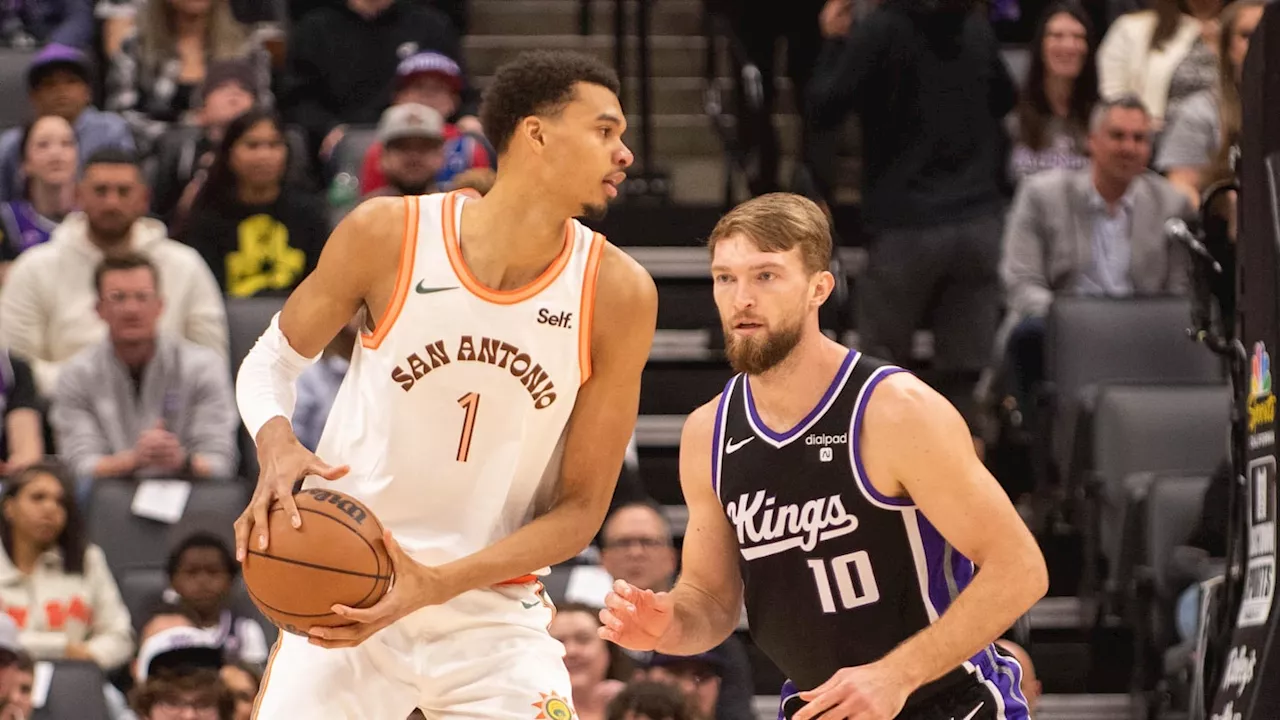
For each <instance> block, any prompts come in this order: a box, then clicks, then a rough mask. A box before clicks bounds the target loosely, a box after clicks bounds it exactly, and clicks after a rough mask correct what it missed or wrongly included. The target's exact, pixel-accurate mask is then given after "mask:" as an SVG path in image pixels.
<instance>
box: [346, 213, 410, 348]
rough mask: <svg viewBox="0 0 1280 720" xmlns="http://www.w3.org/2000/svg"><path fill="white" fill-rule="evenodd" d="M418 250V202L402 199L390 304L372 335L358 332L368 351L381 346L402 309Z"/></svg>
mask: <svg viewBox="0 0 1280 720" xmlns="http://www.w3.org/2000/svg"><path fill="white" fill-rule="evenodd" d="M417 249H418V200H417V198H413V197H407V196H406V197H405V199H404V236H403V237H402V238H401V239H400V268H399V269H398V270H397V271H396V285H395V289H394V290H392V291H391V302H389V303H387V308H386V309H385V310H383V311H382V317H380V318H378V322H376V323H374V325H373V334H372V335H370V334H368V333H366V332H364V331H363V330H361V332H360V344H361V345H363V346H365V347H367V348H369V349H370V350H377V349H378V346H379V345H381V344H382V341H383V339H385V338H386V337H387V333H388V332H390V331H391V326H392V325H394V324H395V322H396V318H397V317H399V316H400V310H401V309H403V308H404V301H405V298H407V297H408V296H409V286H410V285H412V284H413V260H414V256H415V255H416V253H417Z"/></svg>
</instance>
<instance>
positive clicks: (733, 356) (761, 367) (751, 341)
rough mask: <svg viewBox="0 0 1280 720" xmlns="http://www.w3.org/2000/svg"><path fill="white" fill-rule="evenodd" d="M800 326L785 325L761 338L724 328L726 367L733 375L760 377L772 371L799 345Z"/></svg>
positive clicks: (797, 324)
mask: <svg viewBox="0 0 1280 720" xmlns="http://www.w3.org/2000/svg"><path fill="white" fill-rule="evenodd" d="M803 326H804V322H803V321H802V320H801V321H797V322H794V323H791V324H788V325H784V326H782V327H781V328H779V329H778V330H777V331H776V332H768V331H766V332H765V333H763V336H761V335H755V336H741V335H737V334H735V333H734V332H733V328H732V327H731V326H727V325H726V326H725V328H724V353H725V355H726V356H728V358H729V365H730V366H732V367H733V371H734V372H740V373H746V374H748V375H762V374H764V373H766V372H768V371H769V370H772V369H773V368H774V367H776V366H777V365H778V363H780V362H782V361H783V360H786V359H787V356H788V355H790V354H791V351H792V350H793V349H795V346H796V345H797V344H798V343H799V342H800V334H801V332H802V330H803V329H804V328H803Z"/></svg>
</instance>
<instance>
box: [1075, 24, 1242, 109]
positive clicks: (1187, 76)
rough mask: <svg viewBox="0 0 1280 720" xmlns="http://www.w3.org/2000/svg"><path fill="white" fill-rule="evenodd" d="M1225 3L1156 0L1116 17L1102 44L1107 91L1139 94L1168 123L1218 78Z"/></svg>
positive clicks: (1101, 73) (1102, 83) (1108, 94)
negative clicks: (1148, 6) (1181, 106)
mask: <svg viewBox="0 0 1280 720" xmlns="http://www.w3.org/2000/svg"><path fill="white" fill-rule="evenodd" d="M1222 7H1223V0H1153V2H1152V8H1151V9H1150V10H1141V11H1138V12H1134V13H1129V14H1127V15H1122V16H1120V17H1118V18H1116V20H1115V22H1113V23H1112V24H1111V28H1110V29H1109V30H1108V31H1107V35H1106V37H1104V38H1103V39H1102V44H1101V45H1099V46H1098V84H1099V85H1098V86H1099V90H1100V91H1101V93H1102V97H1104V98H1115V97H1119V96H1121V95H1125V94H1127V93H1133V94H1135V95H1137V96H1138V97H1140V98H1141V99H1142V102H1143V104H1144V105H1146V106H1147V110H1148V111H1149V112H1150V113H1151V118H1152V121H1153V123H1154V124H1155V127H1156V129H1157V130H1158V129H1161V128H1163V126H1164V123H1165V120H1166V118H1169V117H1172V115H1173V113H1174V111H1175V110H1176V108H1177V105H1178V104H1179V103H1180V102H1182V101H1183V100H1185V99H1186V98H1189V97H1191V96H1192V95H1194V94H1196V93H1197V92H1200V91H1202V90H1207V89H1209V88H1211V87H1213V84H1214V82H1215V81H1216V80H1215V79H1216V76H1217V62H1218V61H1217V54H1216V53H1215V51H1214V50H1215V47H1216V38H1217V34H1218V15H1219V14H1220V13H1221V12H1222Z"/></svg>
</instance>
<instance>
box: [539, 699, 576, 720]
mask: <svg viewBox="0 0 1280 720" xmlns="http://www.w3.org/2000/svg"><path fill="white" fill-rule="evenodd" d="M538 694H539V695H541V696H542V699H541V700H539V701H538V702H536V703H534V704H533V707H534V708H535V709H537V711H538V714H537V715H536V716H534V720H573V719H574V718H575V717H576V716H575V715H574V714H573V710H572V709H570V707H569V703H567V702H565V700H564V698H562V697H560V695H559V694H557V693H551V694H550V695H548V694H546V693H538Z"/></svg>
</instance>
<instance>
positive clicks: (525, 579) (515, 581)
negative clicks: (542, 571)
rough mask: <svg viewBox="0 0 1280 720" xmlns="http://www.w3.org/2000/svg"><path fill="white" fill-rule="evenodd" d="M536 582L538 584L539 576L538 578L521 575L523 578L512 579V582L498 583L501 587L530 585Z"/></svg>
mask: <svg viewBox="0 0 1280 720" xmlns="http://www.w3.org/2000/svg"><path fill="white" fill-rule="evenodd" d="M536 582H538V576H537V575H521V576H520V577H518V578H511V579H510V580H503V581H502V582H500V583H498V584H499V585H528V584H529V583H536Z"/></svg>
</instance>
